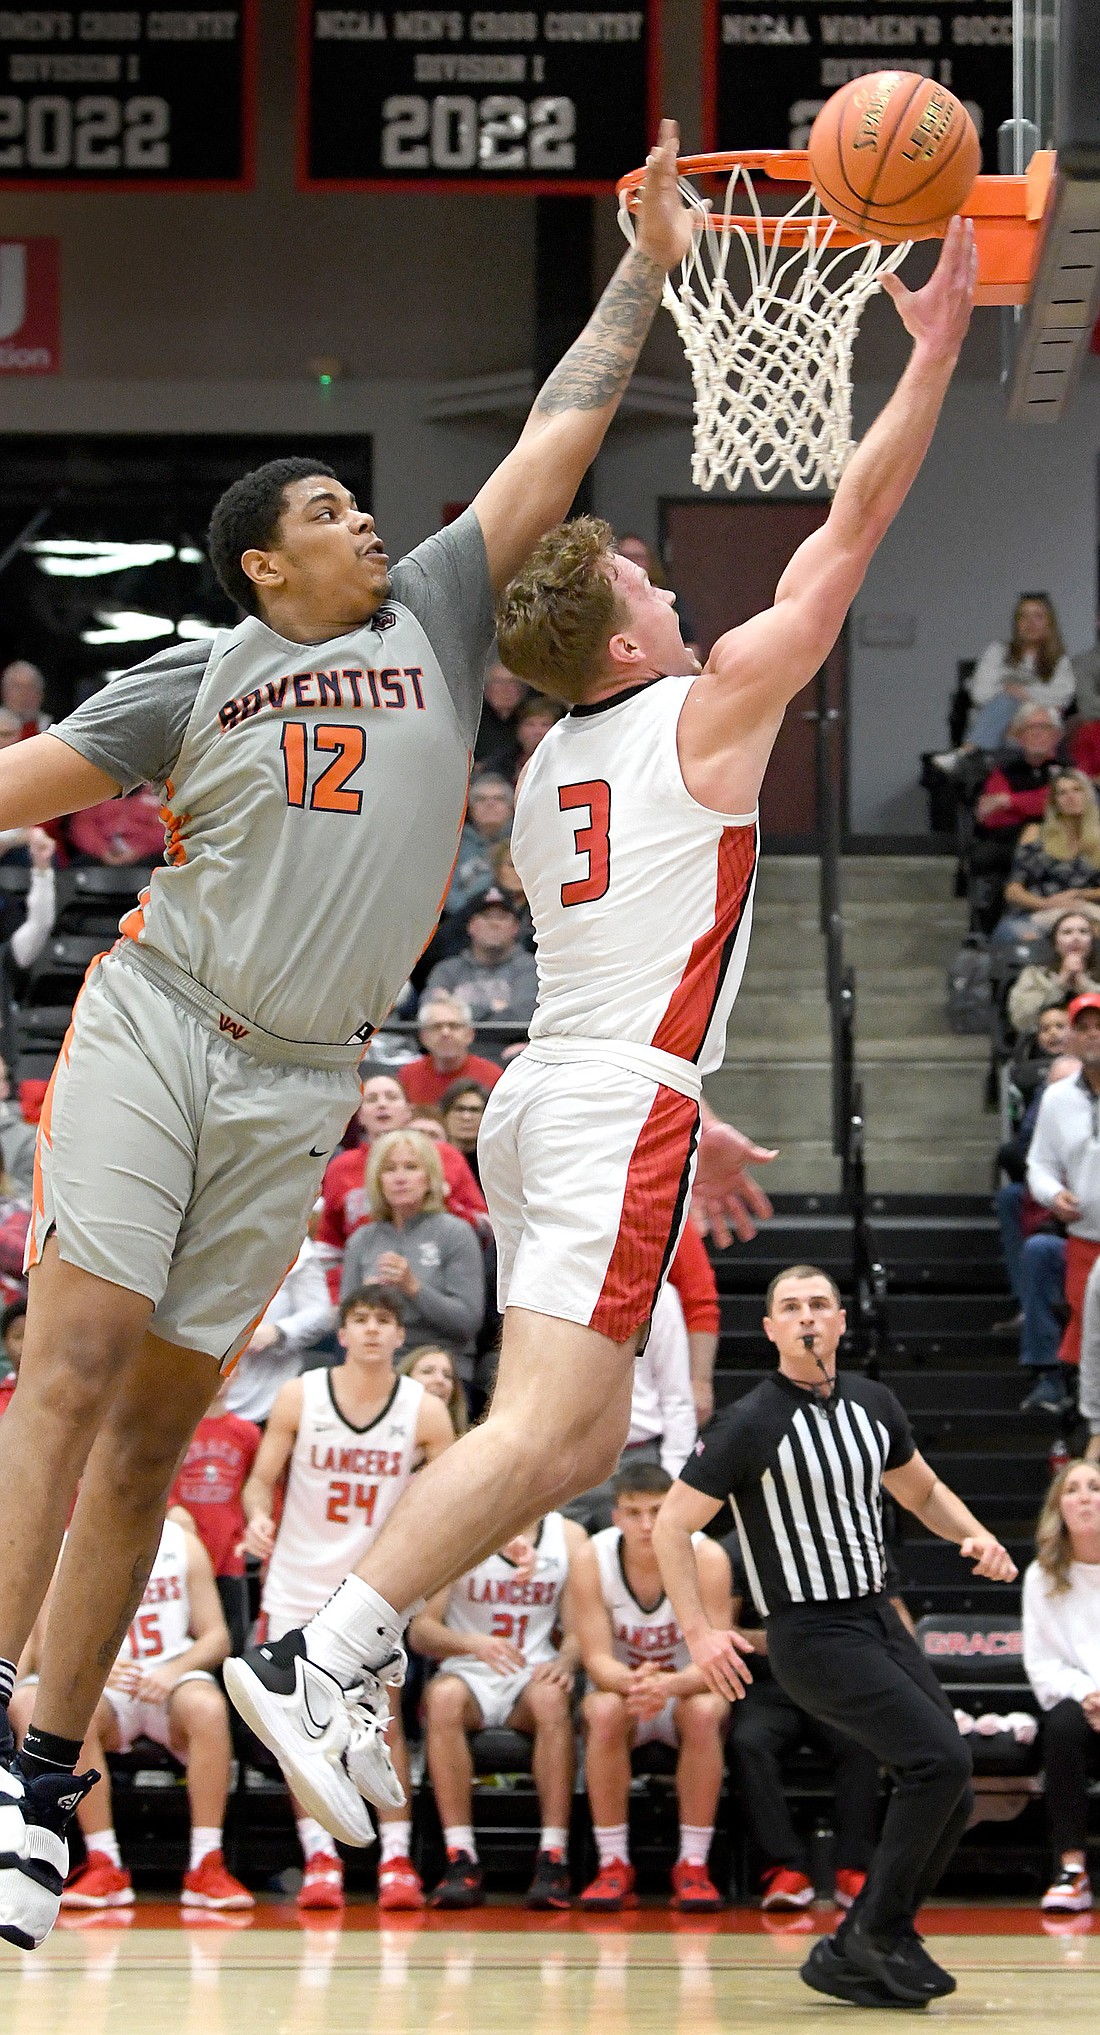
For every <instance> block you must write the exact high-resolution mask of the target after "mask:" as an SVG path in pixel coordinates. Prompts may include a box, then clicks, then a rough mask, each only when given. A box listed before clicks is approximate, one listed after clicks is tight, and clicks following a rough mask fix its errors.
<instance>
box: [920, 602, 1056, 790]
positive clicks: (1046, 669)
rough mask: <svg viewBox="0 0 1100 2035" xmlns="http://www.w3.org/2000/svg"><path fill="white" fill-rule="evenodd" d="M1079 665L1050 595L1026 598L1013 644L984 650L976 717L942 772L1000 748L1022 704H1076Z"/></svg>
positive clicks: (976, 683)
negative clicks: (973, 754)
mask: <svg viewBox="0 0 1100 2035" xmlns="http://www.w3.org/2000/svg"><path fill="white" fill-rule="evenodd" d="M1075 689H1076V688H1075V684H1074V677H1073V666H1072V665H1071V663H1070V661H1069V658H1068V657H1067V656H1066V652H1065V648H1064V646H1063V643H1062V637H1061V632H1060V631H1059V628H1058V622H1057V618H1056V616H1055V613H1054V607H1053V604H1052V602H1051V599H1050V596H1049V594H1041V593H1029V594H1021V595H1020V598H1019V600H1018V601H1017V603H1016V608H1015V612H1014V614H1013V617H1012V635H1011V637H1010V639H1009V641H1008V642H1007V643H990V644H988V645H987V647H986V649H985V650H983V652H982V654H981V657H980V658H979V659H978V663H977V665H976V667H975V669H974V672H973V675H972V677H971V680H970V698H971V702H972V705H973V709H974V711H973V714H972V716H971V720H970V726H969V728H968V729H967V733H966V741H965V742H964V743H963V744H962V747H961V749H951V750H945V751H943V752H942V753H941V754H940V755H938V756H936V757H935V758H934V761H935V762H936V763H937V764H938V765H939V767H940V769H941V770H946V771H948V772H950V771H952V770H954V769H955V767H956V765H957V763H958V760H959V757H960V756H961V755H963V754H965V752H966V751H967V750H970V749H999V748H1000V746H1001V743H1002V742H1003V741H1004V738H1005V735H1006V733H1007V730H1008V727H1009V723H1010V722H1011V720H1012V718H1013V715H1014V714H1015V712H1016V710H1017V707H1018V706H1019V705H1020V703H1021V701H1024V700H1026V701H1028V702H1029V703H1030V704H1034V703H1036V702H1041V703H1042V705H1043V706H1047V707H1054V708H1055V709H1056V710H1057V712H1058V713H1059V714H1064V713H1066V712H1067V711H1068V709H1069V708H1070V706H1071V705H1072V703H1073V698H1074V693H1075Z"/></svg>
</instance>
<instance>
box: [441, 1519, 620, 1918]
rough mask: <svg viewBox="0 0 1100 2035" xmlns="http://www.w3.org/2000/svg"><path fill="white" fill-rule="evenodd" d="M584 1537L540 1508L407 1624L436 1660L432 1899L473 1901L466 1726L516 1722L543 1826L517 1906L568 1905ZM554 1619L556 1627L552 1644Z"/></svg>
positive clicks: (476, 1874)
mask: <svg viewBox="0 0 1100 2035" xmlns="http://www.w3.org/2000/svg"><path fill="white" fill-rule="evenodd" d="M586 1547H587V1537H586V1535H585V1534H583V1533H582V1532H581V1529H580V1527H579V1526H574V1525H573V1523H572V1521H571V1520H568V1519H563V1518H562V1516H561V1513H560V1512H550V1513H548V1514H547V1515H546V1517H545V1518H544V1519H540V1520H538V1521H537V1522H536V1524H535V1525H533V1526H530V1527H527V1528H526V1529H525V1530H524V1532H522V1533H520V1534H517V1535H516V1536H515V1538H514V1539H512V1540H510V1541H508V1542H507V1544H506V1545H505V1546H504V1547H503V1548H501V1549H500V1550H499V1552H498V1553H496V1554H492V1555H489V1556H488V1557H487V1559H486V1560H485V1561H483V1562H479V1563H478V1566H477V1567H476V1568H475V1569H471V1570H470V1571H469V1573H468V1574H467V1575H465V1576H460V1577H459V1579H458V1581H457V1583H455V1584H454V1585H453V1586H452V1587H451V1589H450V1590H441V1591H440V1592H439V1593H438V1595H437V1596H435V1597H434V1598H432V1600H431V1602H430V1603H429V1604H428V1606H427V1608H426V1609H425V1610H424V1611H422V1612H421V1613H420V1615H419V1616H418V1617H416V1618H414V1619H413V1622H412V1625H411V1627H410V1628H409V1639H410V1641H411V1644H412V1645H413V1647H414V1648H415V1649H416V1651H417V1652H418V1653H421V1654H424V1655H426V1656H427V1658H428V1659H429V1660H436V1661H439V1662H440V1664H441V1667H440V1672H439V1673H438V1674H437V1675H435V1676H434V1677H433V1679H432V1681H430V1682H429V1684H428V1693H427V1698H426V1701H425V1706H424V1707H425V1713H426V1718H427V1739H428V1772H429V1774H430V1775H431V1782H432V1790H433V1792H434V1794H435V1799H436V1806H437V1808H438V1810H439V1820H440V1823H441V1824H442V1826H443V1841H444V1843H445V1844H446V1847H447V1867H446V1871H445V1873H444V1876H443V1879H442V1880H441V1882H440V1884H439V1886H438V1887H437V1888H436V1890H435V1893H434V1894H433V1896H432V1906H433V1907H436V1908H477V1907H480V1906H481V1903H482V1901H483V1900H484V1894H483V1892H482V1878H481V1867H480V1865H479V1863H478V1856H477V1844H476V1841H475V1838H474V1831H473V1777H474V1769H473V1759H472V1756H471V1753H470V1736H471V1734H472V1733H473V1732H475V1731H485V1730H489V1731H499V1730H501V1729H502V1728H504V1729H507V1730H509V1731H520V1732H522V1733H523V1735H524V1736H525V1737H527V1738H530V1739H531V1741H532V1748H533V1749H532V1754H531V1767H532V1772H533V1774H534V1777H535V1787H536V1789H537V1791H538V1798H539V1808H540V1811H541V1815H542V1829H541V1833H540V1836H539V1850H538V1858H537V1861H536V1864H535V1877H534V1880H533V1881H532V1883H531V1887H530V1889H529V1891H528V1895H527V1906H528V1907H529V1908H537V1909H546V1908H551V1909H552V1908H568V1907H569V1906H570V1887H569V1865H568V1858H567V1853H568V1847H569V1818H570V1813H571V1810H572V1806H573V1765H574V1757H573V1716H572V1704H573V1683H574V1680H575V1679H576V1673H577V1668H578V1666H579V1664H580V1648H579V1646H578V1644H577V1641H576V1639H575V1637H574V1634H573V1608H572V1574H573V1565H574V1562H575V1561H576V1559H577V1556H578V1553H579V1552H580V1550H581V1549H582V1548H586ZM506 1607H507V1608H506ZM555 1629H560V1631H561V1635H562V1636H561V1643H560V1646H557V1647H555V1645H554V1633H555Z"/></svg>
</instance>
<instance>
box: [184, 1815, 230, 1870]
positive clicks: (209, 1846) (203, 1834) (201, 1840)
mask: <svg viewBox="0 0 1100 2035" xmlns="http://www.w3.org/2000/svg"><path fill="white" fill-rule="evenodd" d="M221 1848H222V1834H221V1831H220V1830H219V1829H218V1827H217V1825H216V1824H214V1823H196V1824H195V1825H194V1827H193V1829H192V1831H191V1864H190V1866H189V1868H188V1870H189V1871H190V1872H194V1871H195V1868H196V1867H197V1866H200V1865H201V1864H202V1862H203V1859H204V1858H209V1856H210V1853H211V1852H212V1851H220V1850H221Z"/></svg>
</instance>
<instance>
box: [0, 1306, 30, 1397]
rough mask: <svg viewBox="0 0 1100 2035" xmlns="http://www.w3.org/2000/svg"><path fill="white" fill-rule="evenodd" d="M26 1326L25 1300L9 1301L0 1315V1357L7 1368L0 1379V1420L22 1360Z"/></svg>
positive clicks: (13, 1388) (12, 1390)
mask: <svg viewBox="0 0 1100 2035" xmlns="http://www.w3.org/2000/svg"><path fill="white" fill-rule="evenodd" d="M26 1325H27V1303H26V1301H25V1300H9V1302H8V1304H7V1306H6V1307H5V1309H4V1311H3V1313H2V1314H0V1356H2V1357H3V1360H4V1362H5V1363H6V1364H7V1365H8V1366H9V1369H8V1370H7V1371H5V1373H4V1376H3V1377H2V1378H0V1418H2V1417H3V1415H4V1414H5V1413H6V1412H7V1410H8V1407H9V1405H10V1403H11V1395H12V1393H13V1392H14V1391H15V1386H16V1381H17V1379H18V1377H19V1366H20V1363H21V1362H22V1359H23V1332H24V1330H25V1328H26Z"/></svg>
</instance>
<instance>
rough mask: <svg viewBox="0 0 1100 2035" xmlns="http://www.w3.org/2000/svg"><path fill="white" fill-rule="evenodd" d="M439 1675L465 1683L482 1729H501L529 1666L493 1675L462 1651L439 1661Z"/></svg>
mask: <svg viewBox="0 0 1100 2035" xmlns="http://www.w3.org/2000/svg"><path fill="white" fill-rule="evenodd" d="M439 1672H440V1674H441V1675H457V1677H458V1679H459V1681H460V1682H465V1684H466V1687H467V1688H468V1689H469V1691H470V1694H471V1696H472V1697H473V1699H474V1702H475V1703H476V1704H477V1706H478V1709H479V1710H480V1711H481V1729H482V1730H483V1731H501V1730H503V1728H504V1726H505V1725H506V1724H507V1722H508V1719H509V1717H510V1716H511V1714H512V1712H513V1710H514V1709H515V1707H516V1704H517V1703H518V1702H519V1699H520V1697H521V1696H522V1694H523V1692H524V1690H525V1688H526V1687H527V1684H528V1682H529V1681H530V1679H531V1675H532V1672H533V1671H532V1669H531V1668H515V1669H513V1671H512V1673H511V1674H509V1675H498V1674H495V1673H494V1671H493V1669H492V1668H490V1667H487V1666H486V1664H485V1662H484V1661H480V1660H476V1659H469V1660H468V1659H467V1658H466V1656H465V1654H458V1655H455V1656H454V1658H453V1659H451V1660H445V1661H443V1662H442V1664H441V1666H440V1669H439Z"/></svg>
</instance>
